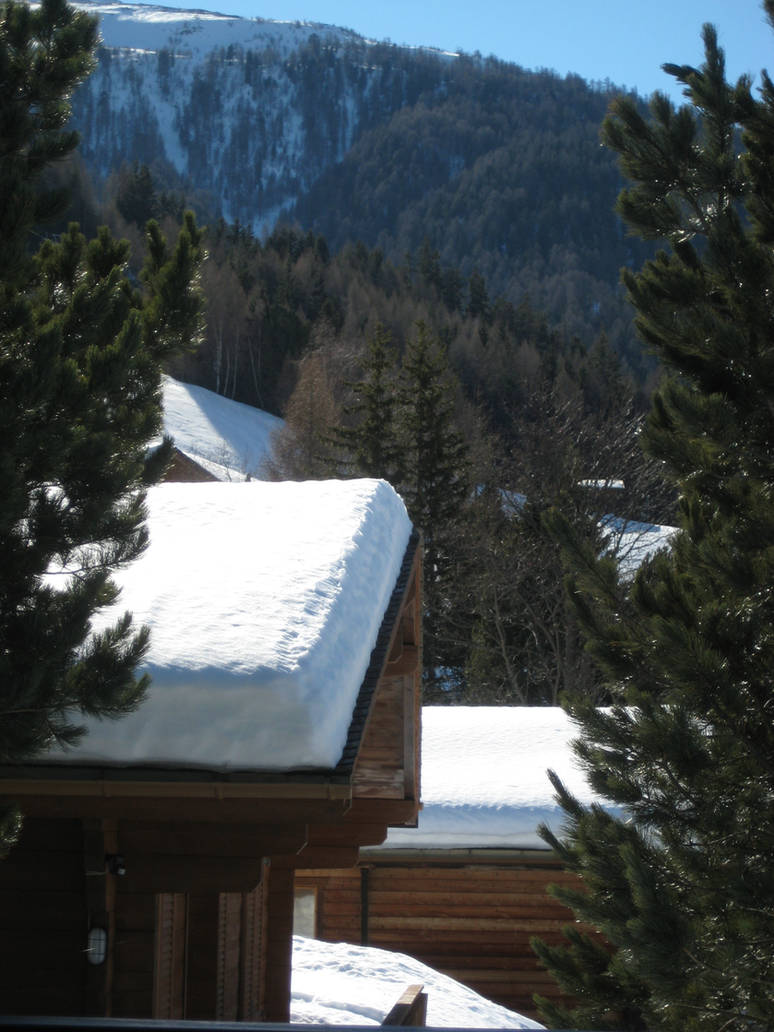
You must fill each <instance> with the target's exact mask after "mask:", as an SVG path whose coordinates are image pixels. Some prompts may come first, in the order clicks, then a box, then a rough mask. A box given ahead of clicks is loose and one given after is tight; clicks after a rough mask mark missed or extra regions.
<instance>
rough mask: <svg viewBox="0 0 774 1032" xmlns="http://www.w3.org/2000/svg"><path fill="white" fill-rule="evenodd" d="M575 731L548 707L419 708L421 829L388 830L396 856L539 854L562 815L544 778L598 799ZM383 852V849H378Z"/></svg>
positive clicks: (589, 799) (557, 711) (584, 797)
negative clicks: (482, 851)
mask: <svg viewBox="0 0 774 1032" xmlns="http://www.w3.org/2000/svg"><path fill="white" fill-rule="evenodd" d="M577 734H578V732H577V728H576V727H575V726H574V725H573V723H572V721H571V720H570V718H569V717H568V716H567V714H566V713H565V712H564V710H562V709H559V708H557V707H550V706H532V707H530V706H491V707H490V706H442V707H441V706H425V707H424V708H423V710H422V810H421V811H420V814H419V827H417V828H393V829H391V830H390V831H389V833H388V836H387V841H386V843H385V846H387V847H393V848H400V849H429V848H435V847H442V848H459V849H464V848H482V847H484V848H501V849H545V848H546V844H545V843H544V842H543V840H542V839H541V838H539V836H538V834H537V826H538V824H540V823H541V822H544V823H546V824H548V825H550V826H551V828H552V830H553V831H554V832H555V833H556V832H558V831H560V824H561V820H562V810H561V808H560V807H559V805H558V803H557V802H556V801H555V799H554V794H553V787H552V785H551V782H550V781H549V780H548V777H547V775H546V770H547V769H548V768H551V769H552V770H555V771H556V773H557V774H558V775H559V777H560V778H561V779H562V781H563V782H564V784H565V785H566V786H567V787H568V788H569V789H570V791H571V792H573V794H574V795H576V796H577V797H578V799H580V800H581V801H582V802H585V803H590V802H592V801H594V800H595V799H596V797H595V796H594V794H593V793H592V790H591V788H590V787H589V785H588V783H587V782H586V779H585V777H584V775H583V773H582V771H581V770H580V768H579V766H578V764H577V761H576V758H575V754H574V753H573V751H572V748H571V746H570V743H571V741H572V739H573V738H575V737H577ZM379 848H384V847H379Z"/></svg>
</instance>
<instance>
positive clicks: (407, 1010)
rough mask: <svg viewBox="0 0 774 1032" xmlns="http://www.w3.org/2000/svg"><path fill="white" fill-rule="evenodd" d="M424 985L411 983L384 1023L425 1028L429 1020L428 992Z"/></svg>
mask: <svg viewBox="0 0 774 1032" xmlns="http://www.w3.org/2000/svg"><path fill="white" fill-rule="evenodd" d="M423 989H424V986H423V985H409V986H407V987H406V989H404V991H403V993H402V995H401V997H400V999H399V1000H398V1001H397V1003H396V1004H395V1005H394V1006H393V1007H392V1009H391V1010H390V1012H389V1013H388V1014H387V1015H386V1017H385V1019H384V1021H383V1022H382V1025H392V1026H398V1025H410V1026H412V1027H414V1028H423V1027H424V1024H425V1021H426V1020H427V993H423V992H422V990H423Z"/></svg>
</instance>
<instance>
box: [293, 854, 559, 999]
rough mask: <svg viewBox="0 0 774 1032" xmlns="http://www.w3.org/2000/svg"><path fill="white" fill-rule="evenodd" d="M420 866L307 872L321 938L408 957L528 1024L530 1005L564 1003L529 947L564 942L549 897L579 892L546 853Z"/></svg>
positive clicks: (367, 864) (404, 863) (367, 863)
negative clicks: (560, 888) (538, 941)
mask: <svg viewBox="0 0 774 1032" xmlns="http://www.w3.org/2000/svg"><path fill="white" fill-rule="evenodd" d="M485 857H486V852H485V851H482V854H479V856H478V857H471V858H470V859H468V860H460V859H457V860H454V859H443V854H441V855H440V857H439V856H437V855H436V856H433V857H429V856H425V857H422V858H419V857H418V858H417V859H413V860H408V859H407V860H401V861H395V860H390V859H386V858H384V854H383V855H382V857H381V858H379V859H376V858H368V859H367V860H366V859H364V860H363V862H362V863H361V866H360V867H359V868H358V869H356V870H354V871H335V872H330V871H304V872H303V873H299V874H298V875H297V876H296V885H297V886H298V887H299V888H315V889H316V891H317V935H318V937H319V938H320V939H323V940H326V941H329V942H339V941H344V942H351V943H355V944H361V945H369V946H376V947H379V948H381V949H387V950H394V951H397V952H401V953H407V954H409V955H410V956H412V957H416V958H417V960H421V961H423V962H424V963H425V964H429V965H430V966H431V967H434V968H436V969H437V970H438V971H441V972H443V973H444V974H447V975H450V976H451V977H452V978H456V979H457V980H458V981H460V982H462V983H464V984H465V985H468V986H470V988H471V989H475V990H476V992H478V993H481V995H482V996H485V997H487V998H488V999H490V1000H494V1001H495V1002H496V1003H500V1004H502V1005H503V1006H504V1007H508V1008H509V1009H511V1010H515V1011H518V1012H519V1013H520V1014H523V1015H525V1016H526V1017H537V1013H536V1011H535V1006H534V1003H533V1000H532V995H533V993H535V992H539V993H540V994H541V995H543V996H547V997H549V998H551V999H557V1000H558V999H562V996H561V994H560V993H559V990H558V988H557V986H556V983H555V982H554V981H553V979H552V978H551V977H550V975H548V973H547V972H546V971H544V970H543V969H542V968H541V967H540V966H539V965H538V961H537V958H536V957H535V955H534V954H533V952H532V950H531V949H530V945H529V940H530V937H531V936H533V935H539V936H540V937H541V938H544V939H545V940H546V941H548V942H551V943H558V942H560V941H562V935H561V929H562V927H563V926H564V925H566V924H568V923H571V922H572V921H573V915H572V912H571V911H570V910H568V909H567V908H566V907H564V906H562V905H561V904H560V903H558V902H557V901H556V900H555V899H553V898H552V897H551V896H549V895H547V893H546V887H547V886H548V885H549V884H551V883H555V884H563V885H577V879H576V878H575V876H574V875H572V874H570V873H568V872H566V871H563V870H562V868H561V866H560V864H559V862H558V860H556V859H555V858H554V857H553V856H552V855H551V854H550V853H545V854H542V853H539V852H538V851H535V852H534V853H532V854H530V853H525V854H522V855H512V856H509V857H507V858H506V857H505V856H503V855H500V856H499V857H498V859H496V860H495V859H491V860H487V859H486V858H485Z"/></svg>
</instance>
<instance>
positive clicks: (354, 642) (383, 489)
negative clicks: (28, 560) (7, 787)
mask: <svg viewBox="0 0 774 1032" xmlns="http://www.w3.org/2000/svg"><path fill="white" fill-rule="evenodd" d="M148 509H149V519H148V526H149V529H150V545H149V547H148V549H147V551H146V552H145V554H144V555H143V556H142V557H141V558H140V559H139V560H138V561H137V562H135V563H133V564H132V565H131V566H130V567H128V568H127V569H125V570H123V571H120V572H119V574H118V575H117V576H116V581H117V583H118V584H119V586H120V587H121V589H122V593H121V597H120V599H119V601H118V604H117V605H116V606H114V607H111V608H110V609H109V610H107V611H106V612H103V613H102V614H100V616H99V618H98V619H96V620H95V630H100V629H101V628H103V627H105V626H107V625H110V624H112V623H113V622H115V620H116V618H117V616H118V615H120V614H121V613H123V612H124V611H125V610H126V609H128V610H130V611H131V612H132V613H133V615H134V618H135V622H136V623H137V624H138V625H139V624H147V625H148V626H149V627H150V629H151V644H150V649H149V652H148V654H147V657H146V661H145V663H144V665H143V667H142V668H141V670H144V671H147V672H148V673H150V675H151V677H152V684H151V687H150V689H149V692H148V696H147V698H146V699H145V701H144V702H143V704H142V705H141V706H140V707H139V709H138V710H136V711H135V712H134V713H131V714H129V715H128V716H126V717H123V718H122V719H121V720H118V721H110V720H105V721H100V720H96V719H87V720H86V724H87V728H88V734H87V735H86V736H85V737H84V739H83V741H82V743H81V744H80V745H79V746H77V747H76V748H74V749H72V750H69V751H67V753H65V754H64V755H63V754H62V753H61V752H60V753H57V754H51V756H50V758H55V759H56V760H57V761H58V762H63V761H65V762H74V763H87V762H99V763H117V764H130V763H131V764H136V763H140V764H143V763H144V764H170V765H177V766H183V767H205V768H209V769H217V770H277V771H287V770H293V769H299V768H302V769H308V768H324V769H330V768H332V767H335V765H336V763H337V762H338V760H339V758H340V756H341V752H342V749H343V747H344V744H345V742H346V737H347V731H348V729H349V723H350V719H351V716H352V710H353V707H354V703H355V700H356V698H357V695H358V692H359V689H360V686H361V683H362V680H363V677H364V675H365V672H366V669H367V667H368V663H369V660H370V655H371V650H372V649H373V646H374V644H375V643H376V638H377V635H378V632H379V628H380V625H381V622H382V618H383V615H384V612H385V610H386V608H387V604H388V602H389V599H390V596H391V594H392V590H393V588H394V585H395V582H396V579H397V576H398V573H399V571H400V567H401V563H402V560H403V556H404V553H405V550H406V546H407V543H408V539H409V535H410V532H411V524H410V521H409V518H408V515H407V513H406V509H405V506H404V505H403V502H402V501H401V499H400V498H399V497H398V495H397V494H396V493H395V492H394V491H393V489H392V488H391V487H390V486H389V484H387V483H385V482H384V481H378V480H350V481H326V482H307V483H279V484H267V483H262V482H260V481H255V482H252V483H240V484H237V483H232V484H218V483H205V484H162V485H160V486H159V487H156V488H153V489H152V490H151V491H150V492H149V495H148Z"/></svg>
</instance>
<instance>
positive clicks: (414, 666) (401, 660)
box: [384, 644, 419, 677]
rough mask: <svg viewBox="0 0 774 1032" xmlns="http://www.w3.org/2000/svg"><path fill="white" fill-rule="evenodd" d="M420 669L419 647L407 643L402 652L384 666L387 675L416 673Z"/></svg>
mask: <svg viewBox="0 0 774 1032" xmlns="http://www.w3.org/2000/svg"><path fill="white" fill-rule="evenodd" d="M418 669H419V649H418V648H417V647H416V645H405V644H404V646H403V648H402V650H401V652H400V653H399V654H398V655H397V656H395V658H393V657H392V656H390V659H389V662H388V663H387V665H386V666H385V668H384V675H385V677H402V676H403V675H404V674H415V673H416V672H417V670H418Z"/></svg>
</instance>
